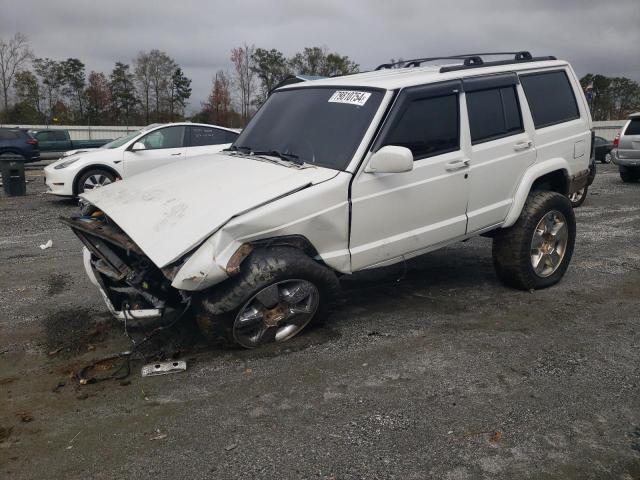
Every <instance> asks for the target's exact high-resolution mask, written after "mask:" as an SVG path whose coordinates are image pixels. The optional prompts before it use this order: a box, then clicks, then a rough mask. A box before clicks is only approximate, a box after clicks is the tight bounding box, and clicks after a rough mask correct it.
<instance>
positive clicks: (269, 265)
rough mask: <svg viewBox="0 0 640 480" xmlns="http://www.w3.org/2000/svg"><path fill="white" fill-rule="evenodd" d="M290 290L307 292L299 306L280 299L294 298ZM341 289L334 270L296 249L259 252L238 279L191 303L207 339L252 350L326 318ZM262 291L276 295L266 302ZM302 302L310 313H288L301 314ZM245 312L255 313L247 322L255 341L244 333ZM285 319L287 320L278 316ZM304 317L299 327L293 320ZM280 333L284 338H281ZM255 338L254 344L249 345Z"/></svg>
mask: <svg viewBox="0 0 640 480" xmlns="http://www.w3.org/2000/svg"><path fill="white" fill-rule="evenodd" d="M288 285H292V286H293V288H297V287H298V286H300V285H304V286H305V288H306V289H307V291H306V292H303V293H302V294H301V296H300V299H299V300H297V301H295V302H293V301H289V300H288V299H286V298H285V296H284V295H285V294H289V295H290V296H295V295H296V293H295V292H294V293H293V294H291V293H290V292H287V288H288ZM339 286H340V284H339V282H338V279H337V277H336V275H335V274H334V273H333V271H332V270H330V269H329V268H327V267H324V266H322V265H320V264H319V263H318V262H316V261H314V260H313V259H311V258H309V257H308V256H307V255H305V254H304V253H303V252H302V251H300V250H298V249H296V248H293V247H271V248H265V249H257V250H254V251H253V252H252V253H251V255H249V257H248V258H247V259H246V260H245V261H244V262H243V263H242V266H241V270H240V273H239V274H238V275H237V276H235V277H232V278H230V279H228V280H226V281H225V282H224V283H222V284H220V285H216V286H215V287H213V288H212V289H210V290H208V291H203V292H201V293H200V294H198V295H197V296H196V297H195V298H194V300H195V304H194V307H195V312H196V321H197V322H198V326H199V327H200V330H201V331H202V333H203V334H204V335H205V336H206V337H207V338H209V339H210V340H212V341H216V342H221V343H223V344H225V345H229V346H242V347H245V348H256V347H259V346H261V345H264V344H267V343H273V342H276V341H277V342H284V341H286V340H289V339H290V338H292V337H293V336H295V335H297V334H298V333H299V332H300V331H302V330H303V329H304V328H305V327H306V326H307V325H308V324H309V323H311V322H312V321H318V320H321V319H323V318H324V317H326V315H327V314H328V312H329V308H330V306H331V304H332V301H333V299H334V298H335V296H336V294H337V292H338V290H339ZM274 288H275V290H273V289H274ZM265 291H266V292H267V293H269V292H270V293H274V292H275V293H274V295H275V296H274V297H272V298H270V299H266V300H265V299H264V298H263V297H261V296H262V295H263V292H265ZM283 292H284V293H283ZM305 293H306V296H305ZM257 297H260V298H259V299H258V298H257ZM307 298H308V299H309V300H308V302H307V300H306V299H307ZM312 300H313V302H312ZM254 302H255V303H254ZM305 302H307V304H308V305H309V309H308V311H304V312H303V311H302V310H301V311H300V312H299V313H293V314H292V313H288V312H290V311H291V310H290V309H291V308H294V307H298V308H300V306H301V305H302V304H304V303H305ZM312 303H313V305H311V304H312ZM249 309H251V311H255V315H254V316H253V317H252V318H251V319H249V320H250V322H251V325H250V326H251V327H252V328H254V327H255V335H252V334H251V332H246V328H247V327H246V326H244V324H243V322H245V320H246V319H247V313H248V312H249ZM249 313H250V312H249ZM285 313H287V314H288V315H289V317H287V316H282V315H281V314H285ZM241 314H242V315H241ZM305 315H306V317H305V318H302V319H300V321H297V320H296V319H299V318H300V316H305ZM249 316H250V315H249ZM307 317H308V318H307ZM296 321H297V323H296ZM245 323H246V322H245ZM294 323H296V325H295V328H292V329H291V330H290V331H289V332H287V331H286V330H285V329H286V328H288V327H289V324H294ZM262 330H264V331H263V332H262V334H261V335H259V336H258V334H259V333H260V331H262ZM245 332H246V333H245ZM265 332H267V333H265ZM281 332H283V333H282V335H283V336H282V337H281V338H279V337H278V335H280V333H281ZM254 337H255V338H256V340H255V341H254V340H252V339H253V338H254ZM258 337H259V338H258Z"/></svg>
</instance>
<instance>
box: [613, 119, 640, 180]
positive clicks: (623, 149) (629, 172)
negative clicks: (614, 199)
mask: <svg viewBox="0 0 640 480" xmlns="http://www.w3.org/2000/svg"><path fill="white" fill-rule="evenodd" d="M611 153H612V158H613V163H615V164H616V165H618V168H619V169H620V178H622V181H623V182H637V181H638V180H640V112H636V113H632V114H631V115H629V120H628V121H627V123H626V124H625V126H624V127H623V128H622V130H621V131H620V139H619V140H618V147H617V148H616V149H614V150H612V152H611Z"/></svg>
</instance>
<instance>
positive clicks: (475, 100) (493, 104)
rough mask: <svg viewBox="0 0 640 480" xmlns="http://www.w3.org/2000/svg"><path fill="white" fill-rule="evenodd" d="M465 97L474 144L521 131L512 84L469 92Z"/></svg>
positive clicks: (518, 110) (518, 109) (520, 119)
mask: <svg viewBox="0 0 640 480" xmlns="http://www.w3.org/2000/svg"><path fill="white" fill-rule="evenodd" d="M466 97H467V110H468V112H469V127H470V129H471V143H473V144H474V145H475V144H477V143H482V142H488V141H490V140H495V139H497V138H502V137H506V136H509V135H514V134H516V133H520V132H522V131H523V128H522V116H521V115H520V105H519V103H518V97H517V93H516V90H515V87H514V86H507V87H500V88H490V89H487V90H479V91H475V92H468V93H467V94H466Z"/></svg>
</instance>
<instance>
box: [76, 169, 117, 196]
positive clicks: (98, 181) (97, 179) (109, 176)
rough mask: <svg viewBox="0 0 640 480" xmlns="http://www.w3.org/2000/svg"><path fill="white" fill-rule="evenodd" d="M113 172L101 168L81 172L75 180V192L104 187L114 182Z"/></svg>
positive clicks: (79, 192) (78, 193)
mask: <svg viewBox="0 0 640 480" xmlns="http://www.w3.org/2000/svg"><path fill="white" fill-rule="evenodd" d="M115 180H116V177H115V175H114V174H113V173H111V172H108V171H107V170H102V169H93V170H89V171H87V172H85V173H83V174H82V175H81V176H80V177H79V178H78V181H77V182H76V194H77V195H80V194H81V193H84V192H86V191H89V190H95V189H96V188H101V187H104V186H105V185H109V184H110V183H113V182H115Z"/></svg>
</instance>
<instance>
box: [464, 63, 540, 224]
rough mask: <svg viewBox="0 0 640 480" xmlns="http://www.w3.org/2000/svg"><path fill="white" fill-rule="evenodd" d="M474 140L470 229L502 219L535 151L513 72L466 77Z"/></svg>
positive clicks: (468, 213) (470, 128)
mask: <svg viewBox="0 0 640 480" xmlns="http://www.w3.org/2000/svg"><path fill="white" fill-rule="evenodd" d="M463 87H464V92H465V98H466V104H467V112H468V116H469V130H470V138H471V151H472V154H471V166H470V170H469V183H470V186H469V205H468V209H467V216H468V217H469V223H468V225H467V233H472V232H476V231H478V230H482V229H483V228H486V227H489V226H492V225H496V224H498V223H500V222H502V221H504V219H505V217H506V216H507V213H508V212H509V208H510V207H511V203H512V202H513V196H514V194H515V188H516V186H517V185H518V183H519V181H520V178H522V175H523V174H524V172H525V171H526V170H527V168H528V167H529V166H530V165H531V164H532V163H534V162H535V160H536V151H535V148H534V145H533V141H532V138H531V135H530V133H528V132H527V129H526V128H525V125H524V122H523V117H522V113H521V108H520V105H521V104H522V102H523V100H524V97H523V96H522V93H521V92H520V91H519V88H518V77H517V76H516V75H515V74H513V73H509V74H503V75H491V76H485V77H474V78H468V79H465V80H464V81H463Z"/></svg>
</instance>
